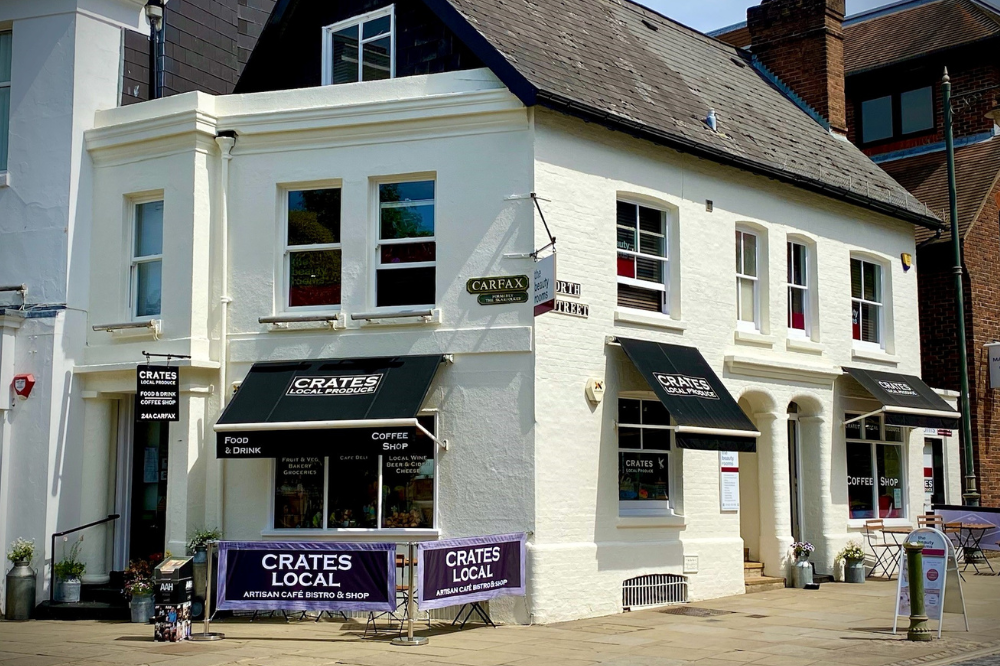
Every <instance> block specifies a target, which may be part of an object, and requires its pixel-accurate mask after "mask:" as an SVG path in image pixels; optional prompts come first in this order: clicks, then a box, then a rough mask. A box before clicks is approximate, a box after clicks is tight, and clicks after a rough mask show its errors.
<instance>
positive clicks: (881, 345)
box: [848, 256, 886, 351]
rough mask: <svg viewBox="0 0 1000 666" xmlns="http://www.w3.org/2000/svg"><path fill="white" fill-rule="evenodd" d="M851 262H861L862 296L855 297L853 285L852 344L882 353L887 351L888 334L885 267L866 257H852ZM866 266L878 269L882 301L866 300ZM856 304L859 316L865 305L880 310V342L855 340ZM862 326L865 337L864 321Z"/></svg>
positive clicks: (861, 314) (879, 290) (879, 291)
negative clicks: (886, 329)
mask: <svg viewBox="0 0 1000 666" xmlns="http://www.w3.org/2000/svg"><path fill="white" fill-rule="evenodd" d="M851 261H852V262H854V261H859V262H861V295H862V297H861V298H855V297H854V286H853V285H851V286H850V289H851V313H852V315H851V316H852V319H851V342H852V343H853V346H854V347H855V348H856V349H869V350H872V351H882V350H883V349H885V339H886V333H885V266H883V265H882V263H881V262H878V261H872V260H871V259H867V258H865V257H853V256H852V257H851ZM865 264H871V265H872V266H876V267H877V268H878V280H879V285H878V293H879V295H880V297H881V298H882V300H881V301H869V300H867V299H865V298H864V293H865V266H864V265H865ZM848 277H849V276H848ZM855 303H857V304H858V313H859V316H863V313H864V308H863V307H861V306H863V305H873V306H876V307H877V308H878V342H868V341H867V340H862V339H855V338H854V320H853V312H854V304H855ZM860 326H861V330H862V335H863V334H864V333H863V331H864V320H863V319H862V320H861V321H860Z"/></svg>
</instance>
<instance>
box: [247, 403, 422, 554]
mask: <svg viewBox="0 0 1000 666" xmlns="http://www.w3.org/2000/svg"><path fill="white" fill-rule="evenodd" d="M417 416H418V417H421V416H422V417H428V416H433V417H434V433H435V436H436V435H437V433H439V432H440V430H439V428H440V425H441V419H440V417H439V414H438V411H437V410H436V409H427V410H423V411H421V412H420V413H419V414H417ZM431 444H432V446H433V447H434V448H433V454H432V455H431V457H432V459H433V460H434V511H433V514H432V524H431V527H320V528H316V529H313V528H308V527H305V528H298V529H288V528H275V527H274V499H275V497H274V494H275V491H276V490H277V474H278V459H277V458H271V462H270V465H269V466H268V467H269V468H270V477H271V479H270V484H269V487H270V500H268V512H267V526H266V527H265V528H264V529H262V530H261V535H262V536H282V537H296V536H298V537H302V538H301V540H302V541H309V540H312V539H315V538H316V537H323V536H337V535H339V536H345V535H346V536H350V537H363V536H366V535H370V536H373V537H379V536H392V535H395V534H399V535H406V536H413V537H420V536H437V535H438V534H439V533H440V531H441V528H440V527H439V526H440V524H441V522H440V516H439V513H438V512H439V507H440V505H441V503H440V502H439V501H438V491H439V488H440V486H441V484H440V478H441V477H440V476H439V474H440V470H439V468H438V464H439V459H438V457H437V453H438V444H437V442H432V443H431ZM333 455H334V454H331V455H325V456H323V455H321V456H289V457H308V458H320V459H321V460H322V461H323V524H324V525H325V524H326V523H327V522H328V521H329V520H330V508H329V501H330V458H331V457H332V456H333ZM382 455H383V454H381V453H380V454H378V458H379V461H378V488H379V496H378V513H377V516H378V522H379V524H381V522H382V491H381V488H382V471H383V470H382ZM283 457H284V456H283ZM293 540H294V539H293Z"/></svg>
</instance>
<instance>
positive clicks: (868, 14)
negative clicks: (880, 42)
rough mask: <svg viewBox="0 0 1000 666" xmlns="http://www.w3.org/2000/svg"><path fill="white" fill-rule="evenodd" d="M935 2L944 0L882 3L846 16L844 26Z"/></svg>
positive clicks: (908, 0) (907, 0)
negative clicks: (879, 5)
mask: <svg viewBox="0 0 1000 666" xmlns="http://www.w3.org/2000/svg"><path fill="white" fill-rule="evenodd" d="M935 2H944V0H900V1H899V2H894V3H891V4H888V5H882V6H881V7H872V8H871V9H868V10H865V11H863V12H860V13H858V14H853V15H851V16H848V17H846V18H845V19H844V27H845V28H848V27H850V26H853V25H857V24H859V23H864V22H866V21H872V20H874V19H877V18H882V17H883V16H891V15H892V14H900V13H902V12H907V11H910V10H912V9H916V8H917V7H922V6H923V5H931V4H934V3H935Z"/></svg>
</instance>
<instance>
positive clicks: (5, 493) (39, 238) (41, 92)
mask: <svg viewBox="0 0 1000 666" xmlns="http://www.w3.org/2000/svg"><path fill="white" fill-rule="evenodd" d="M123 27H131V28H132V29H140V30H141V29H144V23H143V19H142V3H141V2H138V1H137V0H80V1H79V2H76V1H70V0H32V1H28V0H11V1H9V2H4V3H2V5H0V28H2V29H5V30H7V29H9V30H11V31H12V35H13V37H12V41H13V53H12V74H11V110H10V111H11V113H10V133H9V139H10V142H9V153H8V171H7V174H6V176H7V177H6V182H7V183H8V184H7V185H6V186H5V187H0V284H21V283H24V284H26V285H27V287H28V294H27V296H28V297H27V302H28V304H29V306H33V305H38V304H45V305H51V306H54V307H55V309H54V310H48V311H46V310H44V309H35V310H34V311H33V312H32V313H31V315H30V318H28V319H26V320H25V321H24V324H23V325H22V326H21V328H20V329H19V330H18V331H17V334H16V335H15V342H14V352H13V353H14V357H15V361H14V370H13V371H14V372H16V373H32V374H34V375H35V378H36V381H37V384H36V386H35V390H34V392H33V394H32V397H31V398H29V399H28V400H27V401H25V402H20V401H19V402H18V403H17V404H15V406H14V408H13V409H11V410H10V411H9V412H8V414H7V421H8V426H7V428H6V429H5V430H4V438H5V441H4V442H3V445H4V448H5V450H6V451H7V452H8V453H9V456H10V457H9V458H8V459H6V460H4V461H0V465H9V472H10V473H9V474H5V475H4V477H3V478H4V479H5V480H6V481H7V487H6V488H4V489H0V497H6V498H7V503H6V505H4V506H0V542H2V543H4V544H7V543H8V542H9V541H11V540H13V539H14V538H16V537H18V536H23V537H26V538H33V539H35V542H36V548H37V552H38V553H39V556H38V557H37V558H36V560H35V566H36V568H39V569H41V570H44V564H45V562H44V558H47V557H49V556H50V554H49V553H48V552H47V551H48V547H47V546H46V545H43V544H46V543H47V541H48V538H47V537H48V535H49V534H50V533H51V532H53V531H57V530H59V529H65V528H69V527H74V526H76V525H79V524H80V523H81V522H86V521H88V520H92V519H94V518H96V517H100V515H102V512H103V515H106V511H105V509H106V507H103V506H95V507H90V506H81V502H80V500H81V493H82V492H83V479H82V476H81V474H80V469H81V466H80V458H81V456H82V455H83V451H82V435H81V433H82V425H83V421H82V419H83V416H82V415H83V404H82V401H81V393H80V388H79V384H78V382H75V381H74V378H73V368H74V366H75V365H76V364H77V363H78V362H80V361H81V356H82V348H83V339H84V326H85V324H86V314H85V313H86V309H87V300H88V298H89V291H90V290H89V278H90V248H89V237H90V220H91V215H90V213H91V195H92V188H91V171H90V161H89V158H88V157H87V156H86V155H85V154H84V148H83V132H84V131H85V130H86V129H88V128H89V127H91V125H92V123H93V119H94V113H95V112H96V111H97V110H99V109H108V108H113V107H115V106H116V105H117V103H118V96H119V92H118V78H119V66H120V45H121V29H122V28H123ZM8 305H14V306H15V307H19V306H20V305H21V302H20V299H19V298H18V297H17V296H16V295H14V294H0V307H3V306H8ZM62 308H65V309H62ZM2 390H3V391H4V392H5V391H6V390H7V387H6V386H5V387H3V389H2ZM5 395H6V394H5ZM0 503H2V502H0ZM95 512H96V513H95ZM58 552H60V551H58V550H57V553H58ZM43 581H44V583H43ZM44 596H47V578H46V577H45V576H41V577H40V579H39V586H38V598H39V599H41V598H43V597H44Z"/></svg>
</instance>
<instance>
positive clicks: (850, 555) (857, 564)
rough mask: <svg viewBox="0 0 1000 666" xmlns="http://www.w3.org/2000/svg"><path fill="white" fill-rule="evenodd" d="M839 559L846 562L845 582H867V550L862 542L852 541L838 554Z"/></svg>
mask: <svg viewBox="0 0 1000 666" xmlns="http://www.w3.org/2000/svg"><path fill="white" fill-rule="evenodd" d="M837 559H838V560H843V561H844V581H845V582H848V583H864V582H865V549H864V546H862V545H861V542H860V541H850V542H848V544H847V545H846V546H844V549H843V550H841V551H840V552H839V553H837Z"/></svg>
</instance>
